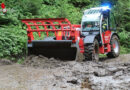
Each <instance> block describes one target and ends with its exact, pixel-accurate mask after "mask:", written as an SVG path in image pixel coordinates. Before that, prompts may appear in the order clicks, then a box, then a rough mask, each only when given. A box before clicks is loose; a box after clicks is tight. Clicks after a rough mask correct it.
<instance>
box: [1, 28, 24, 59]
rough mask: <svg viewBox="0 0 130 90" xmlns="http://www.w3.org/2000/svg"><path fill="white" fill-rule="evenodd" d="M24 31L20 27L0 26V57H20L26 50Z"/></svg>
mask: <svg viewBox="0 0 130 90" xmlns="http://www.w3.org/2000/svg"><path fill="white" fill-rule="evenodd" d="M26 40H27V39H26V31H24V30H22V29H21V28H20V27H16V26H8V27H4V28H0V58H3V57H8V56H11V57H15V58H17V57H21V56H22V55H24V54H25V51H26V48H25V46H26Z"/></svg>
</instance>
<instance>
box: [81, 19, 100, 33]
mask: <svg viewBox="0 0 130 90" xmlns="http://www.w3.org/2000/svg"><path fill="white" fill-rule="evenodd" d="M99 29H100V28H99V22H98V21H86V22H83V23H82V31H91V30H92V31H95V30H99Z"/></svg>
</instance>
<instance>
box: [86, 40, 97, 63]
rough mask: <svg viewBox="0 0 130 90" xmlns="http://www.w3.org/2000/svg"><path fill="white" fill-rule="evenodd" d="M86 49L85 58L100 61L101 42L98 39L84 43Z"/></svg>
mask: <svg viewBox="0 0 130 90" xmlns="http://www.w3.org/2000/svg"><path fill="white" fill-rule="evenodd" d="M84 48H85V51H84V56H85V60H93V61H95V62H98V60H99V43H98V40H97V39H95V40H94V42H93V44H86V45H84Z"/></svg>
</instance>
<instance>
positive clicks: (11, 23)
mask: <svg viewBox="0 0 130 90" xmlns="http://www.w3.org/2000/svg"><path fill="white" fill-rule="evenodd" d="M2 2H3V3H5V5H6V9H7V13H6V14H3V13H2V12H1V11H0V58H5V57H6V58H10V57H11V59H12V60H15V59H16V58H23V56H24V55H25V53H26V51H27V50H26V44H27V34H26V31H25V28H26V27H24V26H23V24H22V22H21V19H27V18H61V17H62V18H67V19H69V20H70V21H71V23H73V24H80V23H81V18H82V15H83V11H84V10H86V9H88V8H91V7H97V6H101V5H102V4H104V3H109V4H110V5H111V9H112V11H113V13H114V16H115V18H116V22H117V33H118V34H119V36H120V44H121V53H122V54H125V53H130V0H0V3H2Z"/></svg>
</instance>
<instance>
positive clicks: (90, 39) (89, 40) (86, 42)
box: [84, 35, 97, 44]
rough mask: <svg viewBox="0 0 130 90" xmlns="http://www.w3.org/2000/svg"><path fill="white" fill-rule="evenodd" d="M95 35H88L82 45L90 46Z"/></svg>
mask: <svg viewBox="0 0 130 90" xmlns="http://www.w3.org/2000/svg"><path fill="white" fill-rule="evenodd" d="M96 36H97V35H88V36H86V37H85V38H84V44H91V43H93V41H94V39H95V38H96Z"/></svg>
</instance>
